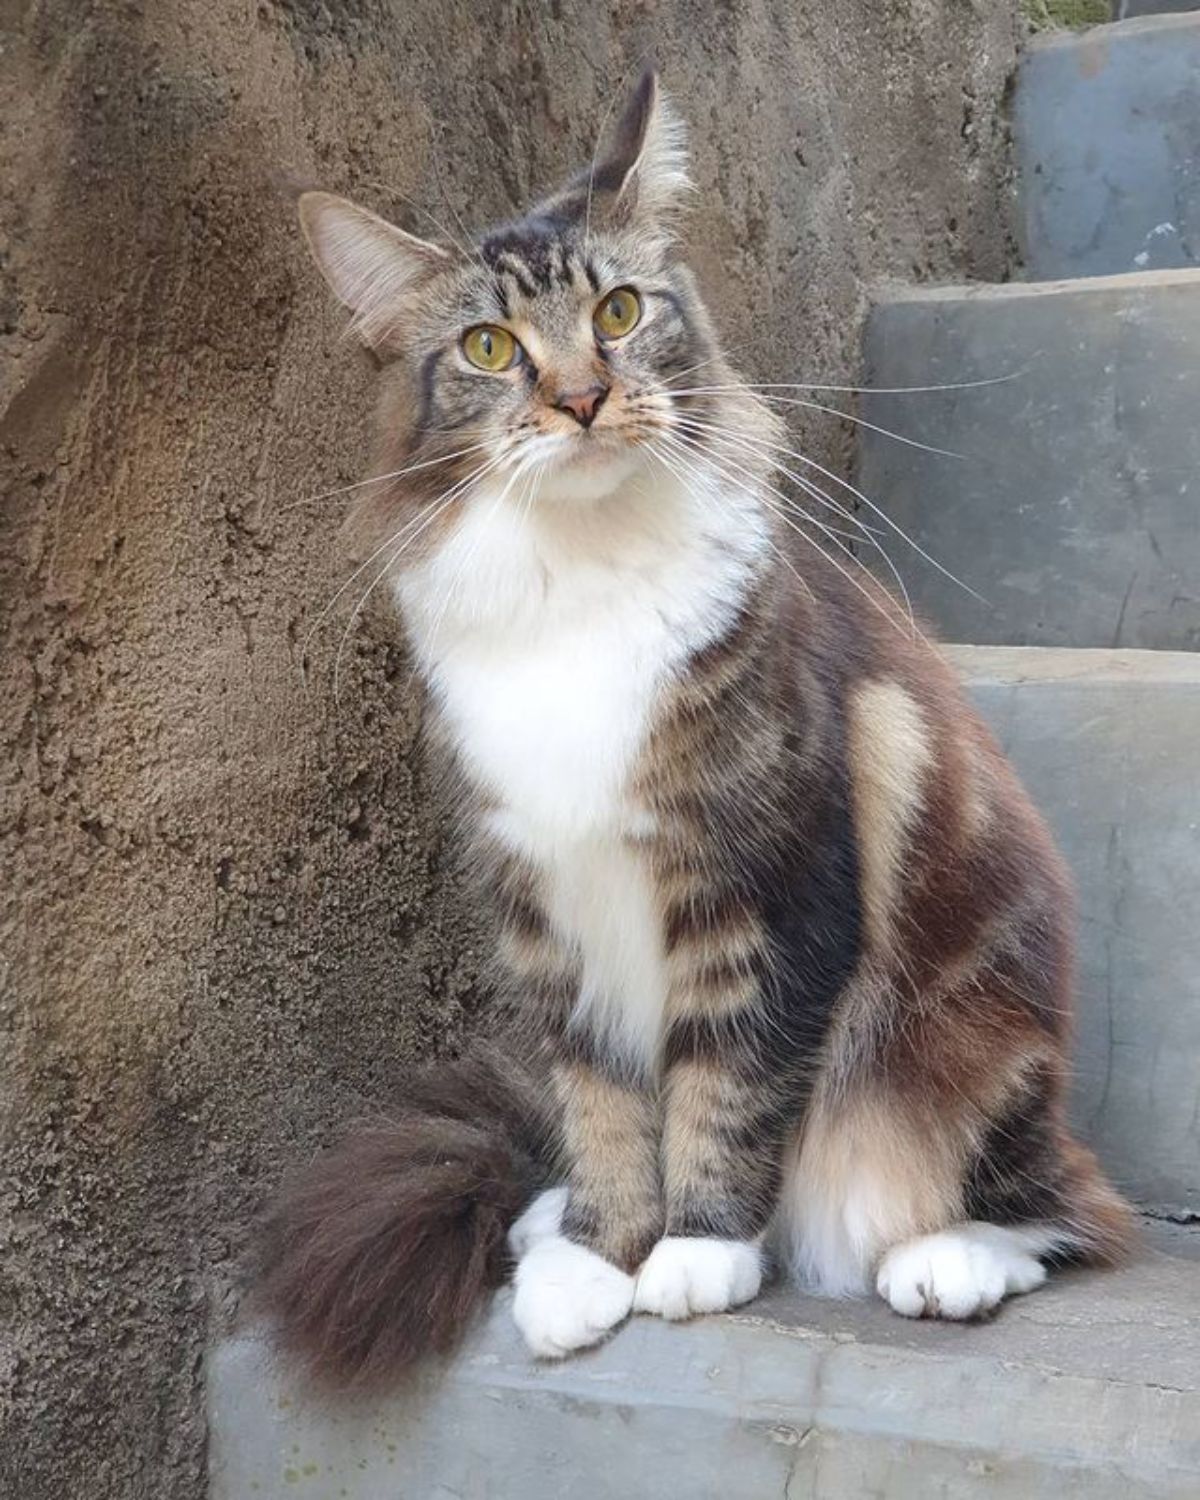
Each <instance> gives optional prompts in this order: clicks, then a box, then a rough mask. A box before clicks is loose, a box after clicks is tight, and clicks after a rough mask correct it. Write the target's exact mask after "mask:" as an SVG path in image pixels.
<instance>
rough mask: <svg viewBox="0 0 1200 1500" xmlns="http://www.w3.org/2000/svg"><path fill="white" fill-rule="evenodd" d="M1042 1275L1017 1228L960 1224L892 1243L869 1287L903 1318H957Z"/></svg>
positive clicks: (980, 1309) (1027, 1287)
mask: <svg viewBox="0 0 1200 1500" xmlns="http://www.w3.org/2000/svg"><path fill="white" fill-rule="evenodd" d="M1045 1279H1046V1268H1045V1266H1043V1265H1042V1263H1041V1261H1039V1260H1038V1259H1037V1257H1036V1256H1034V1255H1031V1254H1030V1253H1029V1250H1028V1249H1027V1248H1026V1242H1025V1240H1024V1238H1023V1236H1022V1234H1021V1232H1020V1231H1018V1230H1009V1229H1004V1228H1002V1227H1000V1226H999V1225H994V1224H963V1225H960V1226H959V1227H958V1228H956V1229H947V1230H944V1231H943V1232H942V1233H941V1234H927V1235H923V1236H922V1237H921V1238H920V1239H917V1240H909V1241H908V1242H907V1243H905V1244H902V1245H895V1246H893V1247H892V1249H891V1250H889V1251H888V1252H887V1254H886V1255H885V1256H884V1257H883V1260H882V1261H881V1262H880V1266H879V1274H878V1276H877V1277H876V1281H875V1288H876V1290H877V1291H878V1293H879V1295H880V1296H881V1297H883V1298H884V1300H885V1301H887V1302H889V1303H890V1304H891V1306H892V1308H893V1309H894V1310H895V1311H896V1312H898V1313H902V1314H903V1315H904V1317H906V1318H956V1319H958V1318H974V1317H978V1316H980V1315H981V1314H982V1313H986V1312H990V1311H991V1310H992V1308H994V1307H996V1306H997V1305H998V1304H999V1303H1000V1302H1002V1301H1003V1300H1004V1298H1005V1297H1011V1296H1013V1295H1014V1294H1015V1293H1018V1292H1031V1291H1032V1290H1033V1289H1034V1287H1037V1286H1041V1284H1042V1282H1043V1281H1045Z"/></svg>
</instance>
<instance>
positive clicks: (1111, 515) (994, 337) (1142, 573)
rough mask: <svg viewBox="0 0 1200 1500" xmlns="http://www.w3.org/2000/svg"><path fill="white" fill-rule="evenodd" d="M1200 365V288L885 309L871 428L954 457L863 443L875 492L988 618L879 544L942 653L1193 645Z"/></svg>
mask: <svg viewBox="0 0 1200 1500" xmlns="http://www.w3.org/2000/svg"><path fill="white" fill-rule="evenodd" d="M1198 128H1200V121H1198ZM1198 350H1200V271H1162V272H1147V273H1139V274H1137V275H1131V276H1117V277H1110V278H1098V279H1094V280H1081V281H1073V282H1056V283H1044V284H1038V285H1024V284H1010V285H1006V286H996V287H991V286H980V287H966V288H955V287H947V288H933V289H926V290H915V291H896V292H891V293H888V294H887V296H886V297H885V298H884V299H883V300H882V301H881V302H880V303H879V304H878V305H877V306H876V307H875V308H874V310H873V312H872V315H871V318H870V321H869V323H868V327H867V335H866V364H867V384H868V385H869V386H872V387H876V388H877V390H876V391H875V393H873V394H870V395H867V396H866V397H864V399H863V405H862V414H863V415H864V417H866V419H867V420H868V421H870V422H873V423H875V424H878V425H879V426H882V427H886V428H890V429H892V430H893V431H895V432H897V433H900V434H902V435H904V436H905V437H907V438H909V439H911V440H914V441H915V442H917V443H921V444H928V445H933V446H935V447H938V448H944V449H951V450H953V451H954V452H955V453H957V454H959V455H961V457H960V458H951V457H943V456H940V455H938V454H934V453H929V452H926V451H924V450H923V449H922V448H919V447H913V446H910V445H906V444H905V443H901V442H897V441H895V440H894V439H893V438H889V437H885V436H883V435H881V434H880V433H878V432H876V431H872V430H871V429H869V428H868V429H864V430H863V434H862V442H861V446H860V455H859V471H858V472H859V487H860V488H861V489H862V491H863V492H864V493H865V494H866V495H869V496H870V497H871V498H872V499H873V500H874V501H875V502H876V503H878V504H879V505H880V506H881V507H882V508H883V509H884V510H885V511H886V513H887V514H888V515H889V516H891V517H892V519H893V520H894V521H895V522H896V523H897V524H898V525H899V526H901V527H902V528H903V529H904V530H905V531H907V532H908V533H909V535H910V536H912V537H913V538H914V540H915V541H917V542H918V543H919V544H920V545H921V547H922V548H924V550H925V551H926V552H928V553H929V554H930V555H931V556H932V557H934V558H936V559H937V560H938V562H940V563H941V564H942V565H943V566H944V567H946V568H947V569H949V570H950V571H951V572H952V573H954V574H956V575H957V577H958V578H959V579H961V580H963V581H964V582H965V583H966V584H968V585H970V587H971V588H972V589H974V590H975V591H976V593H978V594H980V595H982V596H983V600H986V603H985V602H983V600H981V599H978V598H974V597H972V595H971V594H970V593H968V592H967V591H966V590H965V589H963V588H961V587H959V586H958V585H956V584H955V583H953V582H951V581H950V580H948V579H947V578H946V577H945V576H944V575H943V574H941V573H939V572H937V571H936V570H935V569H933V568H932V567H931V566H929V565H928V564H927V563H925V562H923V561H922V560H921V559H920V558H919V557H917V556H916V555H915V554H914V553H913V552H912V551H911V550H910V549H909V548H908V547H907V546H906V545H905V544H904V543H903V542H901V541H899V540H898V539H897V538H896V537H895V536H885V540H886V541H887V543H888V548H889V551H890V552H891V554H892V556H893V557H894V559H895V561H896V563H897V566H898V567H899V568H900V570H901V573H902V575H903V576H904V578H905V581H906V583H907V584H908V587H909V590H910V592H911V594H912V596H913V599H914V601H915V603H916V604H917V606H918V607H919V608H920V609H921V610H922V611H923V612H924V613H925V614H926V615H927V616H928V618H929V619H930V620H931V621H932V623H933V624H934V625H935V626H936V627H937V628H938V630H939V632H940V633H941V634H942V636H943V637H945V638H947V639H949V640H959V641H977V642H981V643H986V644H996V645H999V644H1010V645H1055V646H1105V647H1109V646H1143V647H1157V648H1165V649H1169V650H1170V649H1184V650H1194V649H1196V648H1197V647H1200V422H1198V421H1197V413H1198V412H1200V359H1198V358H1197V351H1198ZM999 377H1008V378H1003V379H1000V383H997V384H990V385H982V386H976V387H975V388H973V389H946V390H942V391H926V392H923V393H912V394H903V395H893V394H885V393H884V391H885V389H886V388H889V387H896V386H933V385H939V384H945V385H954V384H957V383H961V382H971V381H989V380H992V381H995V380H997V378H999ZM880 388H882V389H880ZM868 519H869V517H868Z"/></svg>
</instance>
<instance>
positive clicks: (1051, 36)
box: [1025, 10, 1200, 60]
mask: <svg viewBox="0 0 1200 1500" xmlns="http://www.w3.org/2000/svg"><path fill="white" fill-rule="evenodd" d="M1197 25H1200V12H1197V11H1189V10H1183V11H1162V12H1160V13H1158V14H1156V15H1147V16H1127V17H1126V18H1125V19H1124V20H1123V21H1098V22H1097V23H1096V24H1095V25H1094V26H1085V27H1082V28H1081V29H1080V30H1078V31H1039V32H1038V33H1037V35H1036V36H1034V37H1031V38H1030V40H1029V42H1028V43H1027V44H1026V48H1025V58H1026V60H1028V58H1029V57H1030V56H1031V55H1033V54H1036V53H1038V52H1054V51H1057V50H1060V49H1062V48H1065V47H1089V46H1090V47H1096V46H1104V45H1106V44H1107V43H1108V42H1111V41H1121V40H1122V39H1124V38H1125V37H1129V36H1138V35H1140V34H1142V33H1144V32H1155V31H1178V30H1180V29H1183V30H1186V29H1187V28H1188V27H1189V26H1197Z"/></svg>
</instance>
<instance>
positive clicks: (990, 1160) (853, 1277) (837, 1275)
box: [779, 1066, 1130, 1319]
mask: <svg viewBox="0 0 1200 1500" xmlns="http://www.w3.org/2000/svg"><path fill="white" fill-rule="evenodd" d="M1010 1077H1011V1083H1010V1085H1009V1086H1008V1087H1006V1088H1005V1089H1004V1090H1003V1091H1002V1094H1003V1099H1002V1101H1001V1100H1000V1097H999V1095H998V1096H997V1098H996V1102H997V1104H1001V1107H997V1108H995V1109H993V1110H992V1111H991V1112H990V1116H989V1114H988V1113H987V1112H985V1111H984V1110H983V1109H982V1108H981V1107H980V1106H981V1105H982V1104H983V1103H984V1102H985V1101H984V1100H982V1099H981V1098H980V1099H978V1100H977V1103H976V1105H975V1107H971V1108H968V1107H967V1103H966V1102H965V1101H963V1100H962V1099H961V1098H960V1099H959V1101H958V1106H957V1107H951V1106H949V1105H948V1104H947V1102H946V1100H945V1099H944V1098H941V1099H938V1097H937V1096H936V1095H934V1094H932V1093H930V1094H929V1095H927V1096H926V1097H925V1098H921V1099H916V1098H914V1096H913V1095H912V1094H907V1095H906V1096H898V1095H897V1094H895V1093H892V1094H891V1095H889V1094H888V1093H887V1092H886V1091H885V1090H883V1089H881V1088H878V1087H876V1088H875V1089H873V1090H872V1091H871V1092H870V1093H865V1092H864V1093H863V1094H862V1095H860V1096H858V1097H857V1098H855V1097H853V1096H852V1097H851V1098H850V1099H847V1097H846V1096H845V1095H844V1094H843V1093H842V1092H841V1091H837V1090H820V1089H819V1090H818V1093H817V1096H816V1098H815V1100H814V1105H813V1109H812V1110H811V1111H810V1115H809V1118H808V1120H807V1122H806V1125H805V1129H804V1133H803V1135H802V1137H801V1138H800V1139H799V1140H798V1141H797V1143H796V1147H795V1151H794V1155H793V1158H792V1160H791V1162H790V1164H789V1168H788V1171H787V1174H786V1178H785V1189H784V1194H783V1202H782V1212H781V1223H780V1226H779V1227H780V1229H781V1230H782V1231H783V1232H782V1236H781V1238H782V1241H783V1245H782V1251H783V1254H784V1257H785V1259H786V1260H787V1261H788V1263H789V1264H790V1267H791V1269H792V1271H793V1274H794V1275H795V1277H796V1279H797V1280H798V1281H799V1282H800V1284H801V1285H802V1286H804V1287H806V1288H808V1289H810V1290H813V1291H816V1292H818V1293H824V1294H826V1295H833V1296H846V1295H859V1294H864V1293H866V1292H868V1291H870V1290H871V1289H874V1290H875V1291H877V1292H878V1293H879V1295H880V1296H881V1297H883V1298H884V1299H885V1300H886V1301H887V1302H888V1303H889V1304H890V1305H891V1307H892V1308H893V1309H894V1310H895V1311H896V1312H898V1313H901V1314H903V1315H904V1316H906V1317H940V1318H951V1319H964V1318H972V1317H978V1316H981V1315H983V1314H986V1313H989V1312H991V1311H992V1310H993V1309H994V1308H996V1307H997V1306H998V1305H999V1304H1000V1303H1001V1302H1002V1301H1003V1300H1004V1299H1005V1298H1006V1297H1010V1296H1014V1295H1017V1294H1019V1293H1023V1292H1030V1291H1033V1290H1034V1289H1035V1288H1036V1287H1038V1286H1040V1285H1041V1284H1042V1282H1043V1281H1045V1279H1046V1274H1047V1269H1048V1268H1050V1267H1053V1266H1055V1265H1060V1264H1067V1263H1070V1262H1092V1263H1111V1262H1112V1261H1115V1260H1118V1259H1119V1258H1120V1256H1121V1254H1122V1252H1123V1251H1124V1249H1125V1246H1126V1244H1127V1242H1128V1238H1129V1232H1130V1220H1129V1213H1128V1210H1127V1208H1126V1207H1125V1205H1124V1204H1123V1203H1122V1202H1121V1200H1120V1198H1119V1197H1118V1196H1117V1194H1116V1193H1114V1192H1113V1190H1112V1189H1111V1188H1110V1187H1109V1186H1108V1184H1107V1183H1106V1182H1105V1181H1104V1179H1103V1177H1102V1176H1101V1174H1100V1172H1099V1170H1098V1168H1097V1166H1096V1163H1095V1161H1094V1159H1093V1158H1092V1156H1091V1154H1090V1153H1089V1152H1087V1151H1086V1150H1084V1149H1083V1148H1082V1147H1081V1146H1079V1145H1078V1144H1077V1143H1076V1142H1075V1141H1074V1140H1073V1139H1072V1138H1071V1137H1070V1135H1069V1134H1068V1132H1067V1131H1066V1128H1065V1126H1064V1125H1063V1123H1062V1120H1061V1112H1060V1109H1059V1105H1058V1099H1059V1092H1060V1091H1059V1079H1058V1076H1057V1067H1055V1068H1054V1069H1053V1071H1052V1073H1051V1075H1050V1076H1049V1077H1047V1076H1045V1075H1044V1074H1043V1072H1042V1071H1041V1070H1040V1069H1039V1068H1038V1067H1036V1066H1032V1067H1028V1068H1026V1069H1023V1070H1020V1071H1015V1072H1014V1073H1013V1074H1011V1075H1010Z"/></svg>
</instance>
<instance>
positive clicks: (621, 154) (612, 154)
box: [597, 68, 692, 237]
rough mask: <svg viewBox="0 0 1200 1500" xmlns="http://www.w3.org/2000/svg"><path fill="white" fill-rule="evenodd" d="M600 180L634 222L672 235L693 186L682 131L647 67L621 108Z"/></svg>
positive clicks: (681, 122)
mask: <svg viewBox="0 0 1200 1500" xmlns="http://www.w3.org/2000/svg"><path fill="white" fill-rule="evenodd" d="M602 176H603V179H604V182H605V185H611V186H612V187H614V188H615V189H616V202H617V205H618V207H619V209H620V210H621V211H622V212H623V213H624V214H625V215H627V216H628V218H629V219H630V220H631V221H632V222H633V223H635V224H636V225H638V226H639V227H642V228H646V229H651V230H657V231H658V232H660V233H663V234H665V235H667V236H668V237H669V236H670V235H671V234H672V231H673V227H674V221H675V219H676V218H677V216H678V214H679V213H680V211H681V210H682V208H683V205H684V201H685V200H686V198H687V195H688V193H689V191H690V190H691V187H692V180H691V178H690V176H689V175H688V153H687V130H686V127H685V126H684V123H683V121H682V120H681V119H680V117H679V116H678V115H677V114H676V113H675V111H674V109H672V107H671V105H670V104H669V102H668V101H667V99H666V97H665V95H664V94H663V92H662V89H661V88H660V86H659V82H658V75H657V73H655V72H654V70H653V69H652V68H648V69H647V70H646V72H645V73H643V74H642V76H641V78H640V79H639V81H638V85H637V87H636V88H635V89H634V91H633V95H632V97H631V98H630V100H629V103H628V104H627V105H626V106H625V112H624V114H623V115H622V116H621V119H620V122H619V123H618V125H617V127H616V130H615V131H614V133H613V144H612V148H611V150H610V151H609V153H608V155H607V157H606V160H605V163H604V167H603V169H602ZM599 180H600V177H599V176H598V177H597V181H599Z"/></svg>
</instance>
